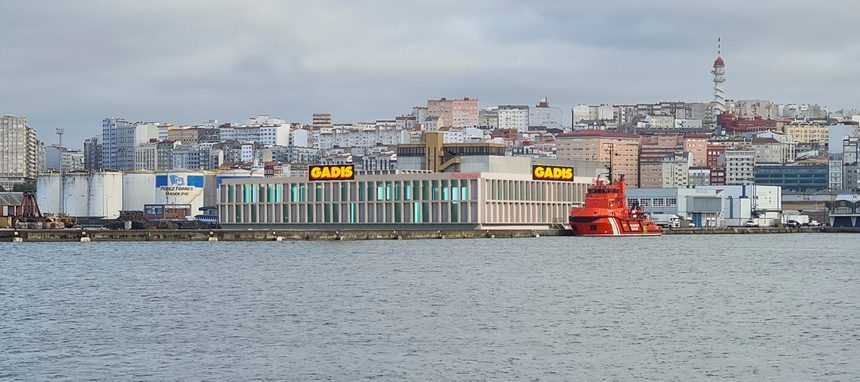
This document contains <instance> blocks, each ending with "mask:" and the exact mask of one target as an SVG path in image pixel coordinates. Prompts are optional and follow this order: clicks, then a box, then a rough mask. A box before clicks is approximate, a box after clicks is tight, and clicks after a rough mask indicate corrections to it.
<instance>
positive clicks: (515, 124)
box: [498, 105, 529, 132]
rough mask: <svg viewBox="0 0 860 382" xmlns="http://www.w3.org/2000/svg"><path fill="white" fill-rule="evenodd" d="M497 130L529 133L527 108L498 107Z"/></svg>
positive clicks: (516, 106)
mask: <svg viewBox="0 0 860 382" xmlns="http://www.w3.org/2000/svg"><path fill="white" fill-rule="evenodd" d="M498 114H499V129H503V130H504V129H515V130H517V131H519V132H526V131H529V107H528V106H526V105H499V112H498Z"/></svg>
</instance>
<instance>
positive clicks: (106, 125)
mask: <svg viewBox="0 0 860 382" xmlns="http://www.w3.org/2000/svg"><path fill="white" fill-rule="evenodd" d="M158 137H159V127H158V125H157V124H155V123H139V124H134V123H130V122H128V121H126V120H125V119H122V118H105V119H104V120H102V142H101V144H102V168H104V169H109V170H132V169H134V167H135V166H134V150H135V147H136V146H137V145H139V144H141V143H146V142H149V141H150V140H152V139H158Z"/></svg>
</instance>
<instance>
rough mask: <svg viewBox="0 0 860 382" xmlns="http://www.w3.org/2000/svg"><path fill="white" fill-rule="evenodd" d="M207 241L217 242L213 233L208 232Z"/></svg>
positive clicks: (216, 237)
mask: <svg viewBox="0 0 860 382" xmlns="http://www.w3.org/2000/svg"><path fill="white" fill-rule="evenodd" d="M207 240H208V241H218V236H215V232H213V231H209V238H208V239H207Z"/></svg>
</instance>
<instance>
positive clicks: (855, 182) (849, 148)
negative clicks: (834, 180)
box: [841, 136, 860, 190]
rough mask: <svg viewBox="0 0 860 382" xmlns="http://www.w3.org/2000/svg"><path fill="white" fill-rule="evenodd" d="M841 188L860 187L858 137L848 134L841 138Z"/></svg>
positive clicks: (853, 188) (859, 145)
mask: <svg viewBox="0 0 860 382" xmlns="http://www.w3.org/2000/svg"><path fill="white" fill-rule="evenodd" d="M841 188H842V189H843V190H858V189H860V137H856V136H849V137H845V138H844V139H843V140H842V187H841Z"/></svg>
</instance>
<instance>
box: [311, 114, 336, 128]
mask: <svg viewBox="0 0 860 382" xmlns="http://www.w3.org/2000/svg"><path fill="white" fill-rule="evenodd" d="M312 126H313V127H314V129H324V128H329V127H331V126H332V124H331V114H329V113H315V114H314V115H313V123H312Z"/></svg>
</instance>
